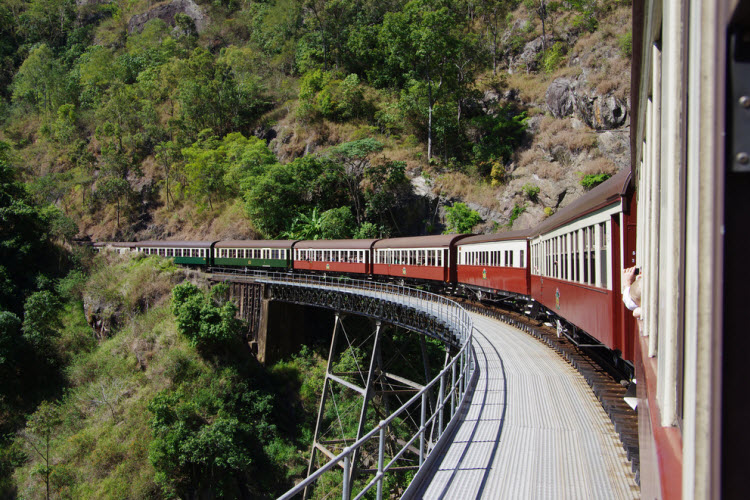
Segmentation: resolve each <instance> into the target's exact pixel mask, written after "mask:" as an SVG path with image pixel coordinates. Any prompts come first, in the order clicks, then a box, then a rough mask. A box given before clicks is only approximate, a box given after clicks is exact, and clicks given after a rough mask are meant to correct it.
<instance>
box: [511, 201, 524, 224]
mask: <svg viewBox="0 0 750 500" xmlns="http://www.w3.org/2000/svg"><path fill="white" fill-rule="evenodd" d="M525 211H526V205H525V204H524V205H518V204H516V205H514V206H513V210H511V212H510V219H508V227H513V223H514V222H515V221H516V219H518V218H519V217H520V216H521V214H522V213H524V212H525Z"/></svg>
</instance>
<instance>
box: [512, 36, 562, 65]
mask: <svg viewBox="0 0 750 500" xmlns="http://www.w3.org/2000/svg"><path fill="white" fill-rule="evenodd" d="M553 41H554V38H553V37H552V35H547V38H546V42H547V47H548V48H549V47H552V43H553ZM543 47H544V43H543V41H542V37H541V36H539V37H537V38H534V39H533V40H532V41H530V42H529V43H527V44H526V45H524V47H523V50H522V51H521V53H520V54H519V55H518V57H516V58H514V59H513V61H512V62H511V68H512V69H521V68H522V69H525V70H526V72H527V73H528V72H529V71H535V70H536V69H538V67H539V53H540V52H541V51H542V48H543Z"/></svg>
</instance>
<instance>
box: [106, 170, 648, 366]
mask: <svg viewBox="0 0 750 500" xmlns="http://www.w3.org/2000/svg"><path fill="white" fill-rule="evenodd" d="M633 217H634V206H633V189H632V186H631V177H630V172H629V171H627V170H626V171H622V172H620V173H619V174H617V175H615V176H614V177H612V178H610V179H609V180H607V181H605V182H604V183H602V184H601V185H599V186H597V187H596V188H594V189H592V190H591V191H590V192H588V193H587V194H586V195H584V196H583V197H581V198H579V199H578V200H576V201H575V202H573V203H571V204H570V205H569V206H567V207H565V208H563V209H561V210H560V211H559V212H557V213H556V214H554V215H553V216H551V217H549V218H548V219H546V220H545V221H544V222H543V223H542V224H541V225H540V226H539V227H537V228H535V229H532V230H522V231H511V232H505V233H497V234H485V235H467V234H462V235H435V236H417V237H405V238H388V239H363V240H311V241H298V240H295V241H292V240H283V241H282V240H243V241H193V242H190V241H141V242H137V243H96V244H95V246H96V247H97V248H101V247H110V248H112V249H115V250H117V251H120V252H130V251H135V252H142V253H144V254H146V255H159V256H162V257H166V258H171V259H174V261H175V263H177V264H184V265H197V266H207V267H235V268H242V269H267V270H275V271H290V272H295V271H297V272H305V273H331V274H342V275H351V276H360V277H367V278H368V279H379V280H389V281H398V282H404V283H410V284H415V285H420V286H426V287H428V288H430V289H434V290H437V291H443V292H448V293H452V294H457V295H468V296H474V297H476V298H478V299H480V300H488V301H502V300H514V301H516V302H528V303H532V304H533V303H538V304H540V305H541V306H542V307H543V308H544V309H542V308H540V307H538V306H535V307H534V313H535V314H537V312H538V311H540V310H541V311H544V312H547V313H548V314H549V313H552V314H554V315H555V316H557V317H559V318H560V319H561V320H562V321H563V322H564V323H567V325H568V329H569V330H573V332H574V334H575V335H579V334H580V333H581V332H585V333H587V334H588V335H589V336H591V337H593V338H594V339H597V340H598V341H599V342H601V343H602V344H603V345H605V346H606V347H608V348H610V349H612V350H613V351H615V352H616V353H617V354H620V356H618V358H621V359H622V360H626V361H632V360H633V357H632V356H633V339H632V335H630V334H628V333H627V332H628V328H629V323H628V317H627V315H626V314H624V309H623V305H622V300H621V296H620V286H619V281H620V270H621V269H622V267H623V265H625V264H629V265H632V264H631V263H632V262H634V261H633V260H632V258H630V259H629V258H628V257H629V256H632V255H633V252H632V250H633V249H634V246H635V240H634V236H635V234H634V229H635V219H634V218H633ZM628 366H631V365H628V364H627V363H626V364H625V367H626V368H627V367H628ZM626 371H632V370H626Z"/></svg>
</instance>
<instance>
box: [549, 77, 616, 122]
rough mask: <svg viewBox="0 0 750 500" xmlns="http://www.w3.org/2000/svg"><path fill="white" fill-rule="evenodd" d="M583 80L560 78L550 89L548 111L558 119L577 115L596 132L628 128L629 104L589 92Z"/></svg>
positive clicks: (611, 95) (613, 97)
mask: <svg viewBox="0 0 750 500" xmlns="http://www.w3.org/2000/svg"><path fill="white" fill-rule="evenodd" d="M583 81H585V80H582V79H570V78H557V79H555V80H554V81H553V82H552V83H551V84H550V86H549V88H547V92H546V94H545V101H546V104H547V110H548V111H549V112H550V113H551V114H552V116H554V117H555V118H565V117H567V116H573V115H576V116H578V117H580V118H581V119H582V120H583V121H584V122H585V123H586V125H588V126H589V127H590V128H592V129H595V130H611V129H616V128H620V127H622V126H624V125H625V124H626V122H627V119H628V109H629V108H630V106H629V104H628V102H627V101H625V100H623V99H620V98H617V97H615V96H614V95H613V94H611V93H610V94H605V95H600V94H598V93H597V92H596V91H589V90H586V88H585V85H584V84H582V83H583Z"/></svg>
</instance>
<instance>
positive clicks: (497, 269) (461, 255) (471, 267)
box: [456, 231, 530, 296]
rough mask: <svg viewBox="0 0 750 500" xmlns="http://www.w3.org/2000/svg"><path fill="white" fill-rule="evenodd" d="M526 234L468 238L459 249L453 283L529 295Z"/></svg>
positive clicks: (509, 233) (510, 233) (460, 244)
mask: <svg viewBox="0 0 750 500" xmlns="http://www.w3.org/2000/svg"><path fill="white" fill-rule="evenodd" d="M527 235H528V231H513V232H508V233H499V234H489V235H478V236H471V237H468V238H466V239H464V240H462V241H461V242H460V243H459V244H458V245H457V246H458V252H457V253H458V262H457V265H456V270H457V271H456V281H457V282H458V283H460V284H463V285H468V286H469V287H470V288H475V289H482V290H492V291H505V292H511V293H515V294H519V295H525V296H528V295H529V279H528V267H529V266H528V263H529V260H530V255H529V243H528V238H527Z"/></svg>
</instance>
